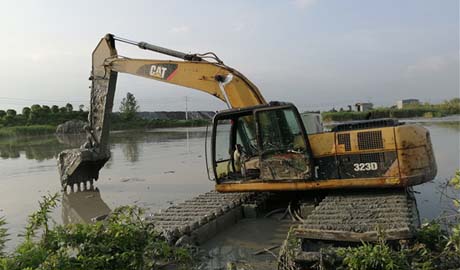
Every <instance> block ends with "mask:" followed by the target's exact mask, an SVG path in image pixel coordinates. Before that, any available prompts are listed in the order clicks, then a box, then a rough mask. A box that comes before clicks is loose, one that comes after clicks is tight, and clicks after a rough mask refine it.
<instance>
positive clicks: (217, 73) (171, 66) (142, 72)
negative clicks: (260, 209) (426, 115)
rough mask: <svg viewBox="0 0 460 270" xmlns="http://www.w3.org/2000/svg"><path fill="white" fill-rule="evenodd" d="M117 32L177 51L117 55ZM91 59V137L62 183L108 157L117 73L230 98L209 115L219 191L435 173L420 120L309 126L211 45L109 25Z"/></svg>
mask: <svg viewBox="0 0 460 270" xmlns="http://www.w3.org/2000/svg"><path fill="white" fill-rule="evenodd" d="M116 41H118V42H124V43H128V44H132V45H136V46H138V47H139V48H141V49H145V50H150V51H154V52H157V53H161V54H165V55H169V56H172V57H176V58H180V59H182V60H179V61H168V60H150V59H132V58H127V57H122V56H120V55H118V53H117V50H116V49H115V42H116ZM92 63H93V66H92V73H91V78H90V79H91V81H92V87H91V105H90V111H89V117H88V118H89V125H88V126H87V127H86V132H87V137H88V139H87V142H86V143H85V144H84V145H82V147H81V148H80V149H73V150H66V151H64V152H62V153H60V155H59V158H58V159H59V160H58V161H59V171H60V176H61V183H62V185H63V186H68V185H74V184H78V183H80V182H82V181H88V180H91V181H92V180H93V179H95V180H97V178H98V176H99V170H100V169H101V168H102V167H103V165H104V164H105V162H106V161H107V160H108V159H109V157H110V152H109V144H108V141H109V125H110V123H109V121H110V117H109V116H110V114H111V112H112V106H113V98H114V93H115V88H116V81H117V74H118V73H119V72H121V73H128V74H132V75H136V76H140V77H145V78H148V79H154V80H157V81H161V82H165V83H170V84H175V85H180V86H184V87H187V88H191V89H195V90H199V91H203V92H206V93H208V94H211V95H213V96H215V97H216V98H218V99H220V100H222V101H223V102H225V103H226V104H227V105H228V107H229V109H228V110H224V111H221V112H219V113H217V114H216V115H215V117H214V119H213V129H212V139H211V155H210V159H209V161H210V162H209V163H210V164H211V165H210V166H211V168H210V169H211V171H212V175H213V178H214V179H215V181H216V186H215V188H216V190H217V191H219V192H247V191H301V190H315V189H344V188H390V187H408V186H413V185H417V184H421V183H424V182H426V181H429V180H431V179H433V178H434V176H435V175H436V162H435V158H434V155H433V150H432V145H431V141H430V134H429V132H428V130H426V129H425V128H423V127H420V126H418V125H409V124H402V123H399V122H398V121H397V120H393V119H383V120H368V121H358V122H351V123H345V124H341V125H337V126H336V127H334V128H333V130H332V131H330V132H321V133H317V134H307V133H306V129H305V126H304V123H303V122H302V120H301V117H300V115H299V112H298V110H297V109H296V107H295V106H294V105H293V104H291V103H286V102H267V101H266V100H265V98H264V97H263V96H262V94H261V92H260V91H259V90H258V88H257V87H256V86H255V85H254V84H253V83H252V82H251V81H250V80H249V79H248V78H246V77H245V76H244V75H243V74H241V73H240V72H238V71H237V70H235V69H233V68H231V67H228V66H226V65H225V64H224V63H223V62H222V61H221V60H220V59H219V58H218V57H217V56H216V55H215V54H214V53H211V52H208V53H204V54H186V53H182V52H178V51H174V50H170V49H166V48H162V47H159V46H155V45H152V44H149V43H146V42H134V41H131V40H127V39H123V38H119V37H116V36H114V35H112V34H107V35H106V36H105V37H103V38H102V39H101V41H100V42H99V44H98V45H97V47H96V49H95V50H94V52H93V54H92Z"/></svg>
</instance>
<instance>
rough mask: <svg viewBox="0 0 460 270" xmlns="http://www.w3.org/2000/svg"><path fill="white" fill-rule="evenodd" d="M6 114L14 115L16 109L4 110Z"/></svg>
mask: <svg viewBox="0 0 460 270" xmlns="http://www.w3.org/2000/svg"><path fill="white" fill-rule="evenodd" d="M6 115H8V116H16V111H15V110H13V109H8V110H6Z"/></svg>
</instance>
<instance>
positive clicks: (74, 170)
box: [58, 149, 109, 187]
mask: <svg viewBox="0 0 460 270" xmlns="http://www.w3.org/2000/svg"><path fill="white" fill-rule="evenodd" d="M108 159H109V158H108V157H106V158H101V157H98V156H97V155H94V153H93V152H92V151H91V150H88V149H84V150H83V149H70V150H65V151H62V152H61V153H60V154H59V157H58V167H59V174H60V177H61V185H62V186H63V187H66V186H73V185H75V184H76V185H79V184H80V183H85V182H88V181H89V182H92V181H93V180H97V179H98V178H99V170H100V169H101V168H102V167H103V166H104V164H105V163H106V162H107V160H108Z"/></svg>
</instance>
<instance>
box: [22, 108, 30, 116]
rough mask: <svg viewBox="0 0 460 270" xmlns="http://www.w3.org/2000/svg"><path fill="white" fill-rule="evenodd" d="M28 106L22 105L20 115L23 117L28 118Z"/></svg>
mask: <svg viewBox="0 0 460 270" xmlns="http://www.w3.org/2000/svg"><path fill="white" fill-rule="evenodd" d="M30 111H31V110H30V108H29V107H24V108H22V115H23V116H24V117H25V118H29V115H30Z"/></svg>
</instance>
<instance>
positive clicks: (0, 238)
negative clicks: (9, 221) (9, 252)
mask: <svg viewBox="0 0 460 270" xmlns="http://www.w3.org/2000/svg"><path fill="white" fill-rule="evenodd" d="M5 225H6V220H5V218H4V217H0V257H2V256H3V255H4V253H3V250H4V249H5V243H6V242H7V241H8V239H7V237H8V231H7V229H6V228H5Z"/></svg>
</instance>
